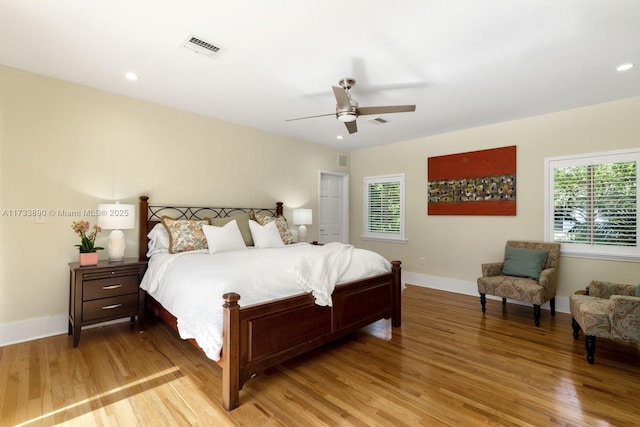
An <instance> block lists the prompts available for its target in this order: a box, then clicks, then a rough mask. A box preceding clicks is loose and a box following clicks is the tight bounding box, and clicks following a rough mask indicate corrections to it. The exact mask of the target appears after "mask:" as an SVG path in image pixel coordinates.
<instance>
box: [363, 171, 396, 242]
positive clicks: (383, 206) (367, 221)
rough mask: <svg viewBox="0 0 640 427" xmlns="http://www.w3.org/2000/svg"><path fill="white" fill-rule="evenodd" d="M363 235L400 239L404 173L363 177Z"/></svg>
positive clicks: (369, 237) (371, 237) (393, 239)
mask: <svg viewBox="0 0 640 427" xmlns="http://www.w3.org/2000/svg"><path fill="white" fill-rule="evenodd" d="M363 237H364V238H366V239H377V240H391V241H404V240H405V237H404V174H400V175H387V176H372V177H365V178H364V236H363Z"/></svg>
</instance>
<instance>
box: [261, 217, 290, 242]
mask: <svg viewBox="0 0 640 427" xmlns="http://www.w3.org/2000/svg"><path fill="white" fill-rule="evenodd" d="M253 219H254V220H255V221H256V222H257V223H258V224H260V225H267V224H268V223H270V222H272V221H275V222H276V226H277V227H278V231H279V232H280V238H282V242H283V243H284V244H285V245H290V244H291V243H293V233H292V232H291V230H289V224H287V220H286V218H285V217H283V216H279V217H277V218H275V217H272V216H269V215H265V214H261V213H256V212H253Z"/></svg>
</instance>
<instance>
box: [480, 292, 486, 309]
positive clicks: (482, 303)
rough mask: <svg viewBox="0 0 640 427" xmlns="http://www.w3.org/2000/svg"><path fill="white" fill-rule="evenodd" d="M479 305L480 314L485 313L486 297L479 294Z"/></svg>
mask: <svg viewBox="0 0 640 427" xmlns="http://www.w3.org/2000/svg"><path fill="white" fill-rule="evenodd" d="M480 305H481V306H482V312H483V313H484V312H485V311H487V295H486V294H480Z"/></svg>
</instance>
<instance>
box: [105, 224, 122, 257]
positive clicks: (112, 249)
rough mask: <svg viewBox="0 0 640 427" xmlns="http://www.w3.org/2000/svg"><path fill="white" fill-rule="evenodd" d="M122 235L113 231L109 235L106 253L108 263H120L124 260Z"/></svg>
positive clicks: (118, 231) (119, 231)
mask: <svg viewBox="0 0 640 427" xmlns="http://www.w3.org/2000/svg"><path fill="white" fill-rule="evenodd" d="M124 248H125V241H124V233H123V232H122V231H121V230H113V231H112V232H111V234H109V243H108V244H107V253H108V254H109V261H122V259H123V258H124Z"/></svg>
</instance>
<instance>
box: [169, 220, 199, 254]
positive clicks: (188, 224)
mask: <svg viewBox="0 0 640 427" xmlns="http://www.w3.org/2000/svg"><path fill="white" fill-rule="evenodd" d="M160 222H162V225H164V228H166V229H167V233H169V253H171V254H175V253H178V252H187V251H196V250H198V249H208V246H207V238H206V237H205V235H204V232H203V231H202V226H203V225H209V220H208V219H173V218H170V217H168V216H163V217H162V218H160Z"/></svg>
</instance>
